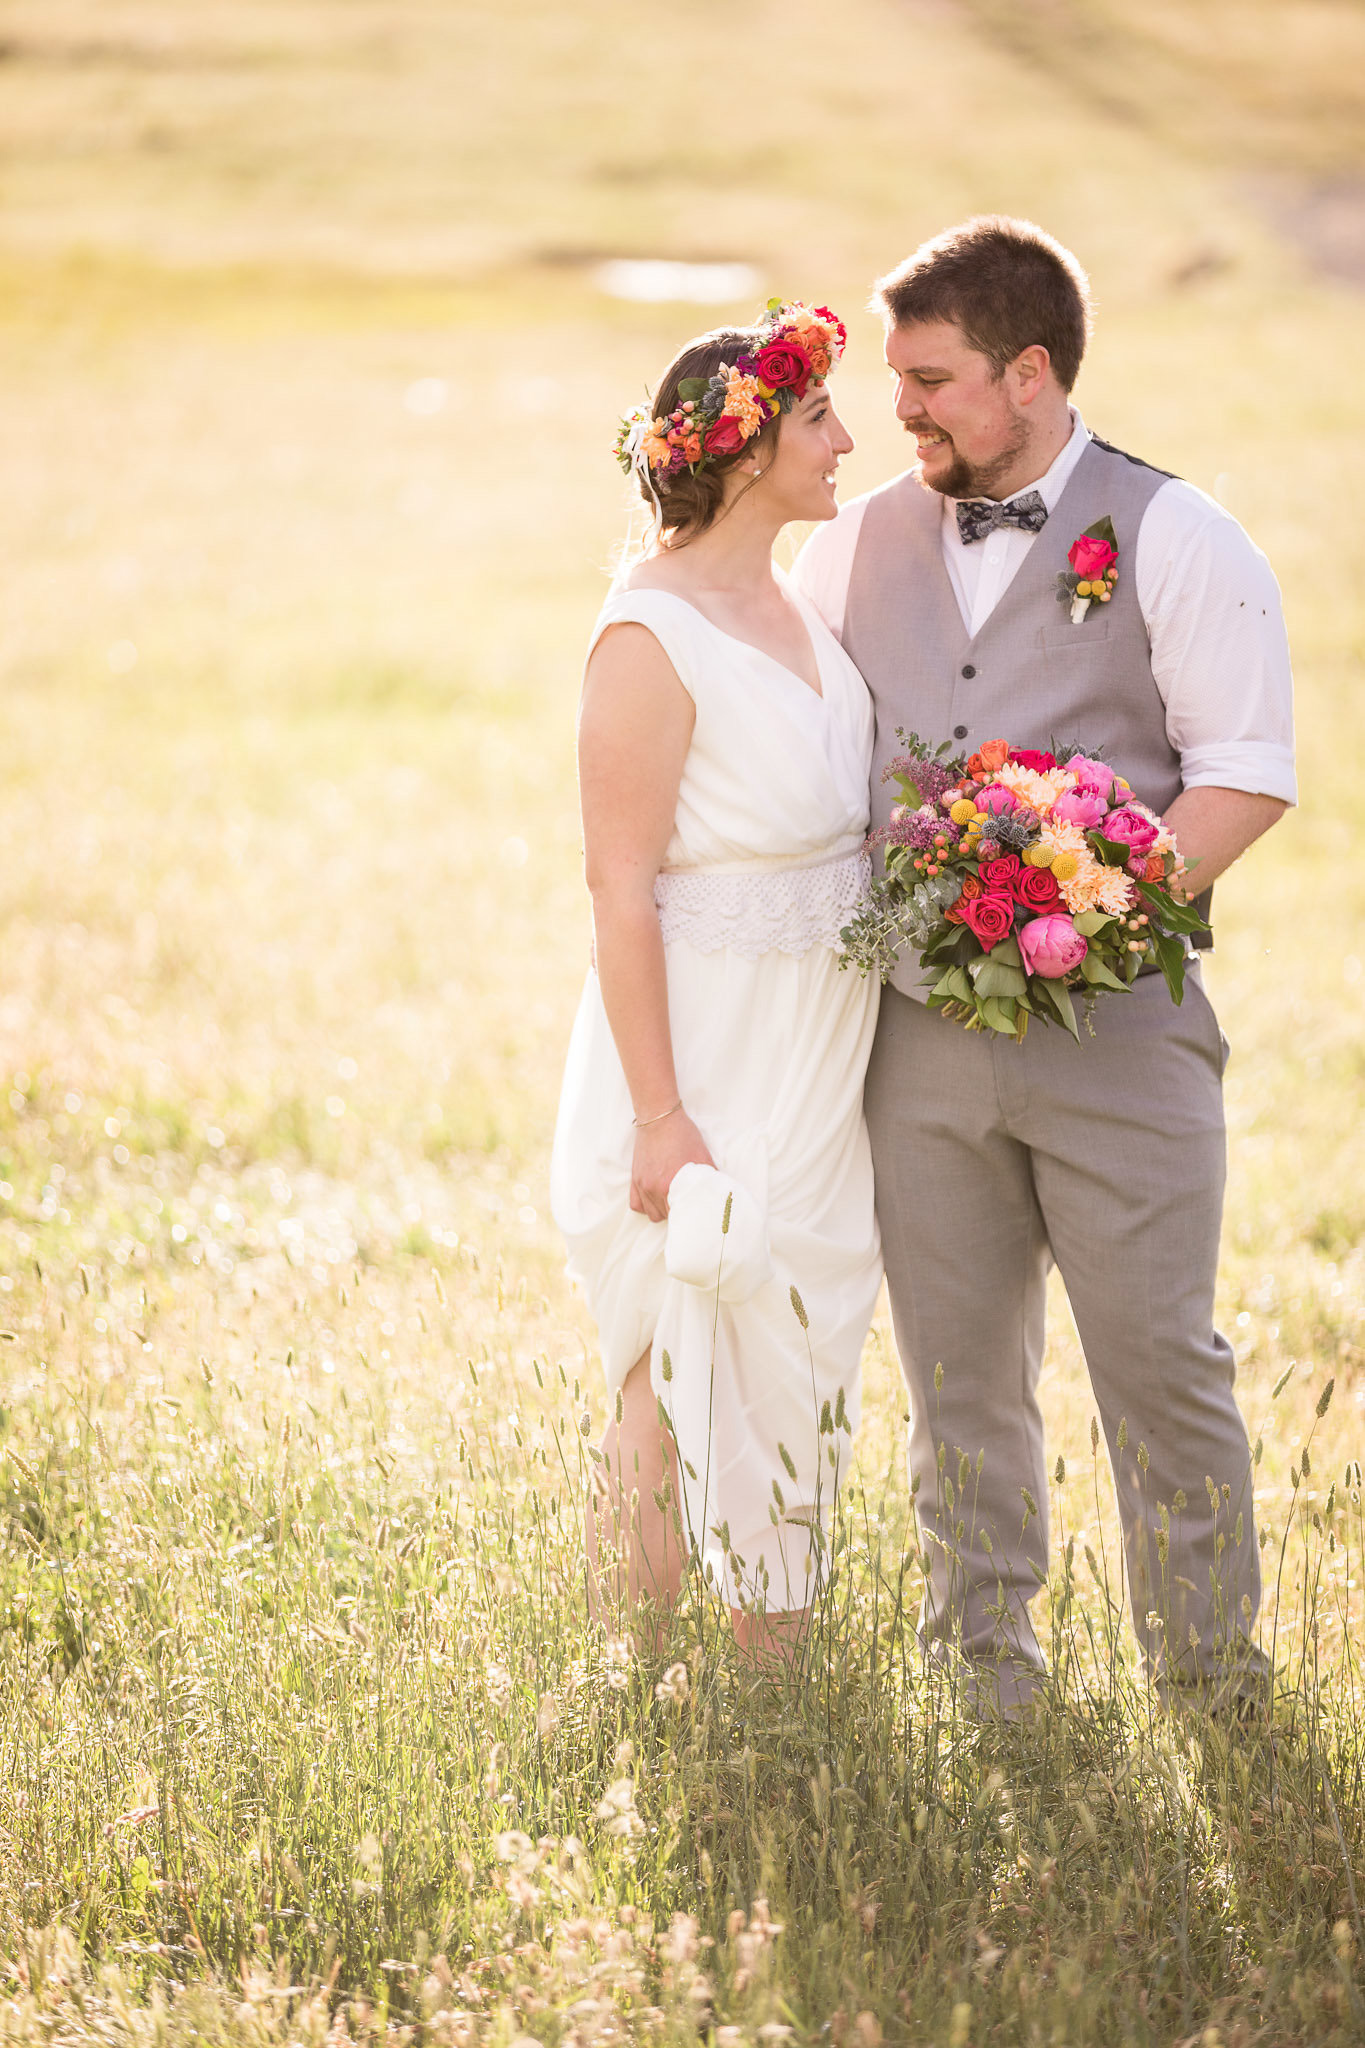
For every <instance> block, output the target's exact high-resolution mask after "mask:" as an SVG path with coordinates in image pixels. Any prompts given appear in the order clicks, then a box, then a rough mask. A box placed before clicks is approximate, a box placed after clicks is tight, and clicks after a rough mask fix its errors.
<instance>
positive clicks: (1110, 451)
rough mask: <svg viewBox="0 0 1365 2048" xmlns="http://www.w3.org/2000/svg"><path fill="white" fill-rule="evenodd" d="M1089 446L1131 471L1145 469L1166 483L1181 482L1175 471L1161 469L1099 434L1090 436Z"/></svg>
mask: <svg viewBox="0 0 1365 2048" xmlns="http://www.w3.org/2000/svg"><path fill="white" fill-rule="evenodd" d="M1090 446H1091V447H1092V448H1094V449H1096V450H1097V451H1098V452H1099V453H1100V454H1101V455H1110V456H1113V457H1114V458H1115V459H1116V460H1117V461H1119V462H1126V463H1128V464H1130V466H1131V467H1132V468H1133V469H1145V470H1147V471H1148V473H1149V474H1150V475H1152V476H1159V477H1161V478H1163V479H1164V480H1165V481H1166V482H1168V483H1179V482H1181V481H1182V479H1181V478H1180V476H1179V475H1178V474H1177V472H1176V471H1175V470H1173V469H1161V468H1159V467H1158V465H1157V464H1156V463H1155V462H1148V461H1147V460H1146V458H1145V457H1144V456H1141V455H1134V454H1132V453H1131V452H1130V451H1129V450H1128V449H1127V448H1120V447H1118V446H1117V445H1116V444H1115V443H1114V442H1113V441H1106V440H1105V439H1104V437H1103V435H1101V434H1092V435H1091V436H1090Z"/></svg>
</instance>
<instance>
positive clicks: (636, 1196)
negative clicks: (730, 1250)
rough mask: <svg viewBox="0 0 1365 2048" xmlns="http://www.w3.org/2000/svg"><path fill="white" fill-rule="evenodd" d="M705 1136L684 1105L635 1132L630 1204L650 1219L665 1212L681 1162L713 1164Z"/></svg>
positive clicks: (658, 1219) (657, 1218)
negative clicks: (660, 1119)
mask: <svg viewBox="0 0 1365 2048" xmlns="http://www.w3.org/2000/svg"><path fill="white" fill-rule="evenodd" d="M715 1163H716V1162H715V1160H714V1159H713V1158H712V1157H711V1154H710V1153H709V1151H708V1150H707V1148H706V1140H705V1139H704V1138H703V1137H702V1134H701V1132H700V1131H699V1130H698V1129H697V1127H696V1125H695V1124H694V1123H693V1121H692V1119H691V1117H690V1116H689V1115H688V1114H687V1111H686V1110H685V1109H679V1110H675V1111H674V1113H673V1115H672V1116H670V1117H666V1118H665V1119H664V1121H663V1122H662V1123H660V1124H651V1125H650V1126H649V1128H648V1129H646V1130H643V1131H637V1132H636V1133H635V1157H634V1159H633V1160H632V1161H631V1168H630V1206H631V1208H632V1209H634V1210H635V1212H636V1214H637V1215H641V1216H648V1218H649V1220H650V1222H651V1223H663V1222H664V1221H666V1219H667V1216H668V1190H669V1189H670V1188H671V1187H672V1185H673V1176H674V1174H675V1173H677V1172H679V1171H680V1169H681V1168H682V1167H684V1166H714V1165H715Z"/></svg>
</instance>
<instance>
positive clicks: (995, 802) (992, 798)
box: [976, 782, 1019, 818]
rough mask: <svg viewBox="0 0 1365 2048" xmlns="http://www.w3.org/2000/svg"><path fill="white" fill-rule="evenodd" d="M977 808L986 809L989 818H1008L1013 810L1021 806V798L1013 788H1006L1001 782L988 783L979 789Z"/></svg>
mask: <svg viewBox="0 0 1365 2048" xmlns="http://www.w3.org/2000/svg"><path fill="white" fill-rule="evenodd" d="M976 808H977V809H978V810H979V811H984V812H985V813H986V815H987V817H988V818H1007V817H1008V816H1009V814H1010V813H1011V811H1016V810H1018V808H1019V800H1018V798H1017V797H1016V796H1015V794H1014V791H1013V790H1012V789H1006V788H1005V787H1004V786H1003V784H1001V783H999V782H992V783H988V784H987V786H986V788H985V789H983V790H980V791H978V793H977V798H976Z"/></svg>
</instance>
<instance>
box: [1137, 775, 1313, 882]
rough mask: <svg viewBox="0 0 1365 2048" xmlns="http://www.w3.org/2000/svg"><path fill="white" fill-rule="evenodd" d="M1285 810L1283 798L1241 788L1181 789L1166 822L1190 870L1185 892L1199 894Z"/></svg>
mask: <svg viewBox="0 0 1365 2048" xmlns="http://www.w3.org/2000/svg"><path fill="white" fill-rule="evenodd" d="M1288 808H1289V806H1288V804H1287V803H1286V802H1285V800H1284V798H1283V797H1278V796H1253V795H1251V794H1250V792H1249V791H1247V790H1245V789H1218V788H1215V787H1213V786H1212V785H1205V786H1201V787H1199V788H1197V789H1182V790H1181V792H1180V795H1179V796H1178V797H1177V798H1176V800H1175V802H1174V803H1173V804H1171V805H1169V806H1168V808H1167V811H1166V823H1167V824H1168V825H1169V826H1170V828H1171V830H1172V832H1174V834H1175V836H1176V841H1177V843H1178V845H1179V847H1180V851H1181V854H1182V855H1183V857H1184V859H1185V862H1186V864H1187V865H1188V866H1189V868H1190V869H1191V870H1192V872H1191V874H1190V877H1189V892H1190V894H1191V895H1193V896H1197V895H1202V893H1203V891H1204V890H1205V889H1207V888H1208V887H1209V886H1210V884H1211V883H1213V882H1216V881H1217V880H1218V877H1219V876H1220V875H1222V874H1226V872H1227V870H1228V869H1229V868H1230V867H1231V866H1232V863H1233V862H1234V861H1235V860H1240V859H1241V857H1242V855H1243V854H1244V853H1245V852H1246V850H1247V848H1248V847H1249V846H1251V845H1252V844H1254V842H1255V841H1256V840H1258V839H1259V838H1260V836H1261V834H1262V833H1263V832H1268V831H1269V830H1270V828H1271V826H1272V825H1274V824H1278V822H1279V820H1280V819H1281V818H1282V817H1283V816H1284V814H1285V812H1286V811H1287V810H1288Z"/></svg>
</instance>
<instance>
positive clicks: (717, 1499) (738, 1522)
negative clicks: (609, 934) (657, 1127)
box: [551, 586, 881, 1610]
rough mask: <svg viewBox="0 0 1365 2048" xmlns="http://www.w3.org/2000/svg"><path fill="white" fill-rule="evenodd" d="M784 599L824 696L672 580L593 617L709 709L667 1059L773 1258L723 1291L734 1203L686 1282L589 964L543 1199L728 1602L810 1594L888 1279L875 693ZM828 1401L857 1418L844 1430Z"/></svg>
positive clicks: (682, 853)
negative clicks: (648, 1406) (643, 1380)
mask: <svg viewBox="0 0 1365 2048" xmlns="http://www.w3.org/2000/svg"><path fill="white" fill-rule="evenodd" d="M788 594H789V596H790V598H791V601H792V602H793V603H794V604H796V605H797V607H798V608H799V610H800V612H801V614H802V617H803V618H804V620H805V622H806V625H807V628H808V630H809V633H810V637H811V642H812V644H813V646H814V649H815V653H816V658H817V661H818V665H819V672H820V679H821V685H822V690H823V696H822V697H820V696H817V695H816V694H815V692H814V691H813V690H812V689H811V688H810V687H809V686H808V685H807V684H806V683H805V682H803V680H802V679H801V677H800V676H798V675H797V674H795V672H794V671H793V670H791V669H788V668H786V667H785V666H784V665H783V664H782V663H780V662H779V661H777V660H776V659H775V658H774V657H773V656H771V655H768V654H765V653H763V652H762V651H761V650H760V649H758V648H756V647H752V646H750V645H749V644H748V643H747V642H745V641H742V640H737V639H735V638H734V637H733V636H732V635H730V634H728V633H726V632H724V631H722V629H721V628H720V627H718V626H715V625H713V624H712V623H711V622H710V620H708V619H707V618H706V617H705V616H704V615H703V614H702V613H701V612H699V611H698V610H697V609H696V608H695V606H693V605H691V604H689V603H688V602H687V601H686V600H685V599H683V598H680V597H676V596H674V595H673V594H672V593H670V592H667V591H659V590H623V591H618V592H615V593H613V595H612V596H611V597H609V598H608V600H607V603H606V605H605V606H604V607H603V610H602V613H601V616H600V618H599V619H598V622H597V626H596V629H595V632H594V635H593V644H594V645H595V644H596V641H597V639H598V638H599V637H600V636H601V634H602V633H603V632H605V631H606V629H607V628H608V627H609V626H612V625H615V624H618V623H620V622H623V621H633V622H635V623H637V624H640V625H643V626H646V627H648V629H649V630H650V631H651V632H652V633H653V634H654V635H655V637H656V638H657V640H658V641H659V643H660V645H661V646H662V647H663V649H664V652H665V653H666V654H667V655H668V658H669V660H670V661H671V662H672V664H673V667H674V668H675V670H676V671H677V674H678V676H679V678H680V679H681V681H682V683H683V685H684V687H685V688H686V689H687V691H688V693H689V694H690V695H691V697H692V698H693V700H694V702H695V705H696V724H695V727H694V730H693V735H692V742H691V746H690V748H689V751H688V754H687V759H686V763H685V765H684V769H683V775H682V784H681V788H680V790H679V795H678V809H677V816H676V820H675V824H674V830H673V836H672V839H671V841H670V843H669V846H668V850H667V854H666V857H665V861H664V865H663V869H662V871H661V873H660V875H659V878H658V882H657V885H656V889H655V900H656V902H657V904H658V908H659V920H660V924H661V927H662V931H663V938H664V946H665V958H666V961H667V974H668V1002H669V1019H670V1025H671V1030H672V1038H673V1053H674V1061H675V1065H676V1070H677V1078H678V1087H679V1090H680V1091H681V1094H682V1099H683V1102H684V1103H685V1105H686V1107H687V1110H688V1113H689V1114H690V1115H691V1116H692V1118H693V1119H694V1121H695V1122H696V1124H697V1126H698V1128H699V1130H700V1131H701V1134H702V1136H703V1138H704V1139H705V1141H706V1143H707V1145H708V1147H709V1148H710V1150H711V1153H712V1155H713V1157H714V1158H715V1160H716V1163H717V1166H718V1167H719V1168H720V1169H722V1172H723V1173H724V1174H725V1175H727V1176H728V1177H729V1180H730V1182H731V1184H733V1185H734V1186H735V1187H736V1189H738V1190H742V1194H743V1200H742V1207H743V1214H744V1217H745V1218H746V1219H750V1218H751V1217H752V1215H753V1214H754V1213H755V1212H756V1213H757V1215H758V1217H759V1220H760V1226H761V1225H762V1222H763V1220H764V1219H765V1218H766V1234H767V1253H768V1255H769V1256H770V1261H771V1264H770V1266H769V1259H768V1258H767V1257H765V1258H763V1259H762V1260H761V1266H760V1271H761V1270H769V1271H770V1273H771V1277H770V1278H768V1279H767V1280H766V1281H763V1283H762V1284H760V1285H758V1286H757V1288H756V1290H755V1291H753V1292H751V1293H748V1294H747V1298H743V1299H735V1298H727V1294H728V1293H729V1291H730V1290H729V1289H728V1288H727V1285H726V1272H727V1268H726V1263H725V1261H726V1254H727V1251H728V1250H729V1245H728V1242H727V1239H726V1238H725V1237H723V1236H722V1234H721V1229H720V1225H719V1221H716V1223H715V1225H714V1259H713V1260H712V1261H711V1264H710V1284H709V1285H701V1284H689V1283H688V1282H687V1281H686V1280H683V1279H678V1278H674V1277H671V1276H670V1271H669V1266H670V1264H674V1265H676V1261H675V1260H673V1259H671V1258H670V1257H668V1256H666V1254H667V1252H668V1251H669V1230H670V1229H671V1228H672V1227H673V1226H674V1224H675V1222H676V1221H677V1220H678V1219H679V1216H680V1211H681V1206H682V1205H681V1203H680V1201H679V1199H678V1197H677V1195H676V1193H675V1195H674V1199H673V1204H672V1209H673V1213H672V1215H671V1216H670V1223H669V1224H668V1225H665V1224H661V1223H651V1222H650V1221H648V1219H647V1218H645V1217H644V1216H641V1215H638V1214H636V1213H635V1212H633V1211H632V1210H631V1208H630V1200H629V1197H630V1170H631V1156H632V1150H633V1142H634V1136H635V1133H634V1130H633V1128H632V1125H631V1102H630V1096H629V1093H628V1091H627V1088H626V1082H625V1076H624V1074H623V1073H622V1069H621V1062H620V1060H619V1058H618V1056H617V1052H616V1047H615V1044H614V1042H613V1039H612V1035H611V1030H610V1027H609V1025H608V1023H607V1018H606V1013H605V1011H604V1009H603V1006H602V998H601V993H600V990H599V988H598V983H597V977H596V975H595V974H593V973H590V974H589V976H588V981H587V986H586V988H585V989H584V991H583V998H582V1002H581V1004H580V1006H579V1010H578V1016H577V1019H576V1021H575V1024H574V1028H573V1036H572V1039H571V1042H570V1046H569V1054H568V1063H567V1070H566V1073H565V1077H564V1087H563V1094H562V1097H561V1100H560V1109H559V1119H558V1124H557V1128H556V1132H555V1145H554V1158H553V1164H552V1168H551V1206H552V1208H553V1211H554V1216H555V1220H556V1222H557V1223H558V1224H559V1227H560V1229H561V1230H562V1231H563V1233H564V1236H565V1238H566V1240H567V1243H568V1248H569V1270H570V1272H571V1273H572V1275H573V1276H574V1278H575V1279H577V1280H578V1281H580V1282H581V1284H582V1285H583V1287H584V1289H585V1290H586V1293H587V1297H588V1301H589V1304H590V1306H591V1308H592V1311H593V1314H594V1315H595V1317H596V1319H597V1322H598V1325H599V1328H600V1331H601V1343H602V1358H603V1364H604V1367H605V1370H606V1377H607V1387H608V1392H609V1393H611V1394H614V1392H615V1390H616V1389H617V1388H618V1387H619V1386H620V1385H621V1384H622V1382H623V1381H624V1379H625V1377H626V1375H627V1373H628V1372H629V1371H630V1368H631V1367H632V1366H633V1365H634V1364H635V1361H636V1360H637V1359H638V1358H639V1357H640V1356H641V1354H642V1353H643V1352H645V1351H646V1350H648V1351H649V1353H650V1377H651V1382H652V1385H653V1388H654V1392H655V1394H656V1395H657V1396H658V1397H659V1399H660V1400H661V1401H662V1402H663V1404H664V1407H665V1409H666V1410H667V1412H668V1414H669V1417H670V1420H671V1422H672V1425H673V1431H674V1434H675V1438H676V1441H677V1446H678V1453H679V1460H680V1467H681V1471H680V1477H681V1481H682V1495H683V1499H682V1503H681V1506H682V1509H683V1513H684V1518H685V1522H686V1525H687V1528H688V1530H689V1532H690V1535H691V1537H692V1539H693V1540H695V1542H696V1543H697V1545H698V1547H699V1548H700V1550H701V1551H702V1553H703V1554H704V1555H705V1556H706V1558H707V1559H708V1561H709V1562H711V1564H712V1566H713V1569H714V1571H715V1573H716V1577H717V1580H718V1582H719V1583H720V1584H721V1586H722V1588H723V1590H724V1592H725V1594H726V1596H727V1597H728V1598H729V1599H731V1600H732V1601H736V1602H738V1601H739V1600H740V1599H743V1598H753V1597H759V1598H761V1599H764V1600H765V1601H766V1604H767V1606H768V1607H769V1608H770V1609H773V1610H777V1609H787V1608H794V1607H800V1606H802V1605H804V1604H805V1603H806V1601H807V1599H808V1597H809V1593H810V1587H811V1583H812V1581H811V1578H810V1572H811V1570H812V1556H811V1551H812V1544H811V1538H810V1535H809V1526H810V1522H811V1518H812V1512H813V1511H814V1512H817V1513H819V1514H820V1515H821V1516H822V1517H824V1518H827V1516H828V1512H829V1510H830V1508H831V1507H832V1504H833V1499H834V1494H835V1490H836V1488H837V1485H838V1481H839V1477H840V1474H841V1471H843V1470H846V1469H847V1465H848V1460H849V1448H850V1443H851V1437H852V1432H853V1431H854V1430H855V1429H856V1427H857V1420H858V1396H859V1358H860V1354H861V1351H862V1345H863V1339H864V1337H865V1335H866V1333H867V1328H868V1324H869V1322H870V1320H871V1316H872V1311H873V1306H874V1304H875V1300H876V1295H877V1289H878V1285H879V1283H880V1278H881V1255H880V1245H879V1240H878V1235H877V1225H876V1218H875V1214H874V1210H873V1197H872V1162H871V1156H870V1153H869V1149H868V1142H867V1132H866V1129H865V1127H864V1124H863V1114H862V1098H863V1074H864V1069H865V1068H866V1065H867V1059H868V1054H869V1051H870V1049H871V1044H872V1034H873V1029H874V1026H875V1023H876V1017H877V1001H878V995H879V987H878V984H877V982H876V980H875V978H870V979H868V980H863V979H862V978H861V977H860V976H859V975H858V974H857V973H856V972H854V971H852V970H845V971H843V972H841V971H840V969H839V966H838V949H839V930H840V927H841V926H842V925H845V924H847V923H848V921H849V918H850V915H851V914H852V911H853V909H854V907H855V905H856V904H857V902H858V900H859V899H860V897H861V895H862V894H863V892H864V890H865V888H866V882H867V861H866V856H865V854H864V853H863V850H862V848H863V839H864V835H865V833H866V830H867V822H868V770H869V764H870V761H871V756H872V708H871V702H870V699H869V697H868V694H867V690H866V687H865V685H864V683H863V680H862V677H861V676H860V675H859V673H858V671H857V669H856V668H855V667H854V666H853V663H852V662H851V661H850V660H849V658H848V656H847V655H846V654H845V653H844V651H843V649H842V648H841V647H840V645H839V643H838V641H837V640H836V639H835V638H834V636H833V635H832V634H831V633H830V632H829V630H828V628H827V627H826V626H825V624H824V622H823V621H822V620H821V619H820V617H819V615H818V614H817V613H816V612H815V611H814V609H813V608H812V607H811V606H810V605H809V604H808V603H807V602H806V601H805V600H804V599H803V598H801V597H800V595H799V594H798V593H796V592H795V591H794V590H792V589H791V587H790V586H788ZM684 1174H688V1175H698V1176H699V1177H700V1178H705V1177H706V1176H704V1175H701V1173H700V1170H699V1169H695V1168H685V1169H684ZM681 1185H682V1180H681V1178H680V1180H679V1182H678V1186H679V1187H681ZM749 1198H752V1199H751V1200H750V1199H749ZM736 1214H738V1211H737V1212H736ZM718 1215H719V1212H718V1211H717V1216H718ZM750 1284H752V1281H749V1282H746V1283H745V1286H746V1287H747V1286H748V1285H750ZM793 1287H794V1288H796V1290H797V1291H798V1294H799V1297H800V1302H801V1305H802V1308H803V1310H804V1315H805V1322H806V1326H803V1324H802V1321H801V1319H800V1317H799V1316H798V1314H797V1311H796V1308H795V1307H794V1305H793V1301H792V1293H791V1290H792V1289H793ZM841 1391H842V1394H843V1408H842V1411H841V1410H840V1403H839V1396H840V1392H841ZM827 1404H828V1405H827ZM822 1413H823V1414H824V1416H825V1428H824V1430H823V1431H822V1429H821V1416H822ZM836 1413H841V1416H846V1417H847V1426H846V1427H843V1426H839V1427H835V1426H832V1424H833V1417H834V1415H835V1414H836ZM793 1472H794V1474H795V1476H793ZM627 1484H629V1475H627ZM722 1531H724V1532H725V1534H724V1535H723V1536H722V1534H721V1533H720V1532H722Z"/></svg>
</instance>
